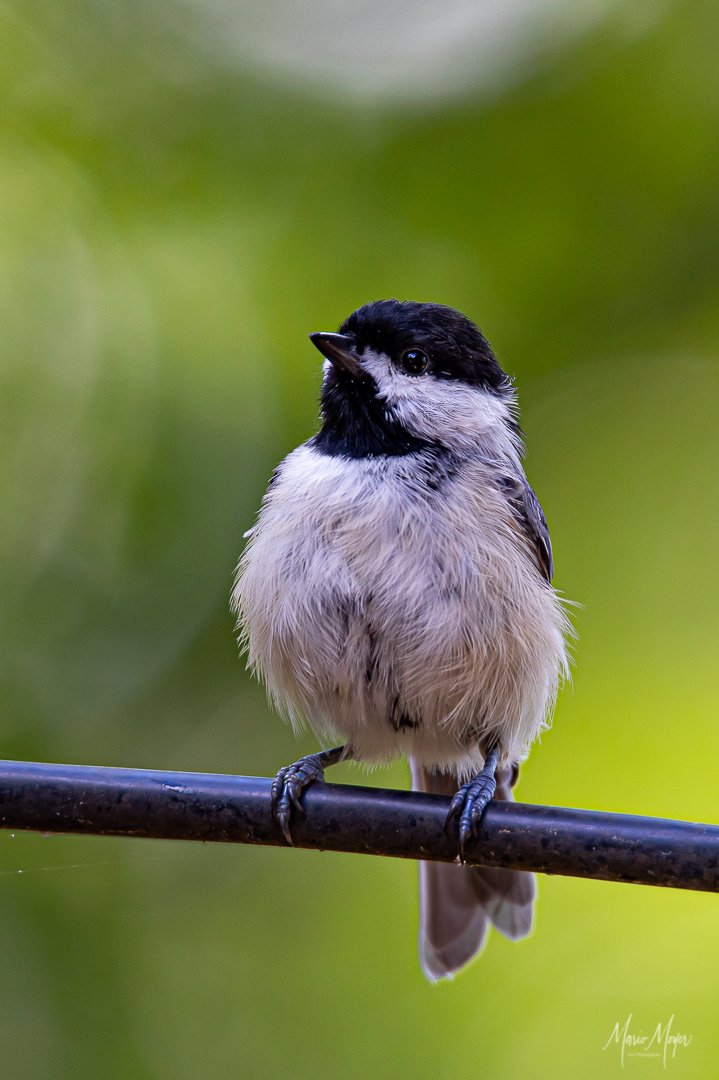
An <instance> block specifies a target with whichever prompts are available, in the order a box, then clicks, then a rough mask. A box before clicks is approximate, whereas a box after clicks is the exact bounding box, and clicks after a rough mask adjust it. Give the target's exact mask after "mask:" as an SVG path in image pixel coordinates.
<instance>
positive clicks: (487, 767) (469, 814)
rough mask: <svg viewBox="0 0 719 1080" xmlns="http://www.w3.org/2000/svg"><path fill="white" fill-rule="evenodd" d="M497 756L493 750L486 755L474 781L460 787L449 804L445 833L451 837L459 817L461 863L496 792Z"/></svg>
mask: <svg viewBox="0 0 719 1080" xmlns="http://www.w3.org/2000/svg"><path fill="white" fill-rule="evenodd" d="M498 756H499V755H498V754H497V752H496V751H495V750H493V751H492V752H491V753H490V754H488V755H487V760H486V761H485V763H484V768H483V769H482V770H481V771H480V772H479V773H478V774H477V775H476V776H475V777H474V779H472V780H469V781H468V782H467V783H466V784H463V785H462V787H461V788H460V789H459V791H458V792H457V793H456V794H455V795H454V797H453V799H452V802H451V803H450V804H449V810H448V811H447V817H446V819H445V823H444V827H445V831H446V832H447V833H448V834H450V835H451V832H450V830H451V826H452V824H453V822H454V819H455V818H456V817H457V816H459V836H458V846H459V861H460V862H461V863H464V862H465V850H466V846H467V843H468V841H470V840H472V839H474V838H475V837H476V836H477V834H478V832H479V823H480V821H481V820H482V815H483V814H484V811H485V810H486V809H487V806H488V805H489V803H490V802H491V800H492V797H493V796H494V793H495V791H496V790H497V781H496V780H495V777H494V773H495V769H496V768H497V760H498Z"/></svg>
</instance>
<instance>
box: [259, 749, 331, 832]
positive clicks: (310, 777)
mask: <svg viewBox="0 0 719 1080" xmlns="http://www.w3.org/2000/svg"><path fill="white" fill-rule="evenodd" d="M345 750H346V747H344V746H336V747H335V748H334V749H333V750H320V752H319V753H317V754H308V755H307V757H303V758H300V759H299V761H295V762H293V763H292V765H285V767H284V768H283V769H280V771H279V772H278V773H277V776H276V777H275V778H274V780H273V781H272V787H271V789H270V806H271V809H272V816H273V817H274V819H275V821H276V822H277V824H278V825H279V827H280V828H281V829H282V835H283V836H284V838H285V840H286V841H287V843H288V844H291V843H292V833H291V832H290V818H291V817H292V807H294V808H295V810H297V811H299V813H300V814H304V812H305V811H304V807H303V806H302V803H301V801H300V798H301V795H302V792H303V791H304V790H305V788H306V787H309V785H310V784H316V783H318V782H319V783H322V782H323V781H324V778H325V767H326V766H327V765H335V764H336V763H337V762H338V761H341V760H342V759H343V758H344V757H345V756H346V754H345Z"/></svg>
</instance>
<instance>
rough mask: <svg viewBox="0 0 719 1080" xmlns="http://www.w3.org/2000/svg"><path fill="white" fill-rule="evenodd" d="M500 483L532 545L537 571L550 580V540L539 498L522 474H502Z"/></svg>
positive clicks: (551, 571)
mask: <svg viewBox="0 0 719 1080" xmlns="http://www.w3.org/2000/svg"><path fill="white" fill-rule="evenodd" d="M500 483H501V485H502V490H503V491H504V493H505V495H506V497H507V502H508V503H509V505H510V507H511V509H512V511H513V513H514V516H515V518H516V520H517V523H518V524H519V525H520V527H521V528H522V531H523V532H524V533H525V535H526V537H527V539H528V540H529V541H530V543H531V545H532V550H533V552H534V555H535V557H536V560H537V568H538V570H539V572H540V573H541V574H542V576H543V577H544V578H546V580H547V581H551V580H552V576H553V574H554V562H553V560H552V541H551V540H550V539H549V528H548V526H547V519H546V518H545V516H544V511H543V510H542V506H541V503H540V502H539V499H538V498H537V496H536V495H535V494H534V492H533V491H532V489H531V487H530V486H529V483H528V482H527V478H526V477H525V476H523V475H520V476H509V475H507V474H504V475H502V476H501V477H500Z"/></svg>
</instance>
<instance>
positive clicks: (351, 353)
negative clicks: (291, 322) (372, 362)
mask: <svg viewBox="0 0 719 1080" xmlns="http://www.w3.org/2000/svg"><path fill="white" fill-rule="evenodd" d="M310 341H311V342H312V344H313V345H314V346H315V348H317V349H319V350H320V352H321V353H322V355H323V356H324V357H326V358H327V359H328V360H329V361H331V363H333V364H334V365H335V367H338V368H343V369H344V371H347V372H348V373H349V374H350V375H355V376H360V375H362V368H361V366H360V362H359V357H358V355H357V348H356V344H355V340H354V338H351V337H347V335H346V334H324V333H317V334H310Z"/></svg>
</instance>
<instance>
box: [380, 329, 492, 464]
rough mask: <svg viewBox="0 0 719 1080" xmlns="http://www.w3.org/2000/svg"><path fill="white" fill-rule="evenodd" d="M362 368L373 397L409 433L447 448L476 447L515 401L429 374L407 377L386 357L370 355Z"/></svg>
mask: <svg viewBox="0 0 719 1080" xmlns="http://www.w3.org/2000/svg"><path fill="white" fill-rule="evenodd" d="M362 366H363V368H365V370H366V371H367V373H368V374H369V375H371V376H372V378H373V379H374V381H375V383H376V384H377V396H378V397H379V398H380V399H381V400H384V401H385V402H386V403H387V408H388V410H389V411H390V413H391V415H392V416H393V417H394V418H395V419H397V420H398V421H399V422H400V423H401V424H402V426H403V427H405V428H406V429H407V431H409V432H411V433H412V434H413V435H417V436H418V437H420V438H424V439H427V440H429V441H434V440H436V439H437V438H440V439H441V441H442V442H444V443H445V444H446V445H454V446H461V445H467V444H471V443H474V442H476V439H477V436H481V435H483V434H484V433H486V432H487V431H490V430H491V429H494V428H497V427H498V426H499V425H503V424H504V423H505V422H506V420H507V418H508V415H509V414H511V411H512V402H513V398H500V397H497V396H496V395H495V394H492V393H491V392H489V391H487V390H484V389H483V388H482V387H480V386H470V385H469V384H468V383H463V382H460V381H458V380H451V379H446V380H444V379H436V378H434V377H433V376H432V375H405V374H403V373H402V372H401V371H399V370H398V369H397V368H396V367H395V365H394V364H393V363H392V362H391V360H390V358H389V357H388V356H386V355H385V354H384V353H374V352H371V351H369V350H367V351H365V352H364V353H363V355H362Z"/></svg>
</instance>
